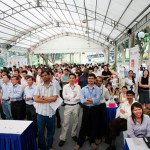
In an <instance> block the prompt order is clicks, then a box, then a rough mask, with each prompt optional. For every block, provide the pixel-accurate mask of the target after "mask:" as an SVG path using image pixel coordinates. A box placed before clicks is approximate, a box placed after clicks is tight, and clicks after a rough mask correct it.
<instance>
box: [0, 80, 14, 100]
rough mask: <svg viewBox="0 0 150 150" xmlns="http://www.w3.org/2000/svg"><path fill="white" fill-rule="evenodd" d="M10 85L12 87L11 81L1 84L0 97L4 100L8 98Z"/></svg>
mask: <svg viewBox="0 0 150 150" xmlns="http://www.w3.org/2000/svg"><path fill="white" fill-rule="evenodd" d="M12 87H13V85H12V83H11V82H8V83H7V84H6V83H3V84H2V99H4V100H8V99H9V96H10V92H11V89H12Z"/></svg>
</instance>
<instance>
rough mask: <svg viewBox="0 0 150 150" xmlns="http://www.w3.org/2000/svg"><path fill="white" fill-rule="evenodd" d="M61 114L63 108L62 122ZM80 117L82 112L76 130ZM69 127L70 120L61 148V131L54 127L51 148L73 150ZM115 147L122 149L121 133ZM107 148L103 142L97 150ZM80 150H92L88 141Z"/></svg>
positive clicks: (73, 143)
mask: <svg viewBox="0 0 150 150" xmlns="http://www.w3.org/2000/svg"><path fill="white" fill-rule="evenodd" d="M62 114H63V107H61V108H60V115H61V119H62V120H63V115H62ZM81 117H82V110H81V111H80V116H79V118H80V119H79V126H78V130H79V128H80V123H81ZM0 119H1V117H0ZM71 127H72V119H71V120H70V128H69V131H68V135H67V141H66V143H65V144H64V146H63V147H59V146H58V143H59V135H60V132H61V129H58V128H57V127H56V131H55V136H54V144H53V147H54V149H55V150H74V145H75V142H74V141H73V140H72V138H71ZM116 145H117V150H122V149H123V137H122V133H121V134H120V136H118V137H117V140H116ZM107 146H108V145H107V144H106V143H104V140H103V142H102V143H101V144H100V145H99V146H98V148H97V150H105V149H106V148H107ZM81 150H92V149H91V146H90V144H89V142H88V141H86V142H85V143H84V145H83V146H82V148H81Z"/></svg>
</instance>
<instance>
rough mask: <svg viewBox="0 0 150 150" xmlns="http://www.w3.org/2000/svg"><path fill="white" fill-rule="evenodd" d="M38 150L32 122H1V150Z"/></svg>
mask: <svg viewBox="0 0 150 150" xmlns="http://www.w3.org/2000/svg"><path fill="white" fill-rule="evenodd" d="M10 149H11V150H37V143H36V138H35V134H34V128H33V124H32V121H18V120H0V150H10Z"/></svg>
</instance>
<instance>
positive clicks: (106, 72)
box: [102, 70, 112, 80]
mask: <svg viewBox="0 0 150 150" xmlns="http://www.w3.org/2000/svg"><path fill="white" fill-rule="evenodd" d="M102 75H103V76H108V75H110V76H111V75H112V74H111V72H110V71H109V70H108V71H105V70H104V71H103V72H102ZM107 79H108V77H104V80H107Z"/></svg>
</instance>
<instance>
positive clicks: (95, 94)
mask: <svg viewBox="0 0 150 150" xmlns="http://www.w3.org/2000/svg"><path fill="white" fill-rule="evenodd" d="M86 98H91V99H92V101H93V103H92V104H85V102H86ZM100 101H101V91H100V89H99V87H98V86H96V85H94V86H93V87H92V89H90V88H89V85H87V86H85V87H83V88H82V90H81V103H82V104H84V105H85V106H95V105H99V104H100Z"/></svg>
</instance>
